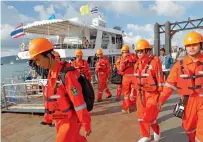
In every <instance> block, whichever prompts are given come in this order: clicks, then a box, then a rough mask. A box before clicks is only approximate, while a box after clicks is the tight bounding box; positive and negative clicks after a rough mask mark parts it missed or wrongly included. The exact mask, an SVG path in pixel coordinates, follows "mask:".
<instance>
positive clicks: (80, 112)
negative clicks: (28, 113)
mask: <svg viewBox="0 0 203 142" xmlns="http://www.w3.org/2000/svg"><path fill="white" fill-rule="evenodd" d="M29 54H30V58H31V59H32V60H34V61H35V62H36V63H37V65H38V66H40V67H42V68H44V69H49V75H48V86H47V98H46V99H45V101H47V102H48V110H45V113H48V114H50V115H49V116H50V119H53V120H56V131H57V136H56V142H67V141H68V142H76V141H78V142H86V141H87V140H86V138H85V137H84V136H81V135H80V127H82V129H83V130H84V132H85V135H86V136H89V135H90V133H91V117H90V114H89V113H88V111H87V108H86V103H85V101H84V98H83V94H82V88H81V85H80V83H79V82H78V78H79V76H80V73H79V72H78V71H77V70H73V71H69V72H67V73H66V75H65V82H66V84H64V83H62V81H61V76H60V71H61V70H63V69H64V68H66V67H70V66H71V65H70V64H69V63H66V62H65V61H62V62H59V61H56V60H55V57H54V52H53V44H52V43H51V42H50V41H49V40H48V39H46V38H36V39H33V40H32V41H31V42H30V44H29ZM49 102H50V103H49ZM79 123H80V124H79Z"/></svg>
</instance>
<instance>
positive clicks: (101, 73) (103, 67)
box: [95, 49, 112, 102]
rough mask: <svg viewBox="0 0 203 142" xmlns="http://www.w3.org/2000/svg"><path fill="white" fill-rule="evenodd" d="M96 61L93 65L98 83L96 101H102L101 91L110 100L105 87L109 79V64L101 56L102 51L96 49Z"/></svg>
mask: <svg viewBox="0 0 203 142" xmlns="http://www.w3.org/2000/svg"><path fill="white" fill-rule="evenodd" d="M96 54H97V57H98V60H97V62H96V64H95V71H96V72H97V75H98V79H99V83H98V93H97V101H98V102H101V101H102V94H103V91H104V92H105V93H106V94H107V98H111V97H112V95H111V92H110V91H109V89H108V87H107V80H108V78H109V77H110V72H111V69H110V64H109V60H108V58H106V57H105V56H103V51H102V49H98V50H97V51H96Z"/></svg>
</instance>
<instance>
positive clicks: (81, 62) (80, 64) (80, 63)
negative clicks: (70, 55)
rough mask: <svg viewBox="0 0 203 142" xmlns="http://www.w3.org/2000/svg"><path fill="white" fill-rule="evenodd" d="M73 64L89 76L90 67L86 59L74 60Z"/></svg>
mask: <svg viewBox="0 0 203 142" xmlns="http://www.w3.org/2000/svg"><path fill="white" fill-rule="evenodd" d="M72 65H73V66H74V67H75V68H76V69H77V70H78V71H79V72H80V73H81V74H84V75H85V76H89V74H90V73H89V70H88V68H87V67H86V66H85V60H83V59H82V60H79V61H77V60H75V61H73V62H72Z"/></svg>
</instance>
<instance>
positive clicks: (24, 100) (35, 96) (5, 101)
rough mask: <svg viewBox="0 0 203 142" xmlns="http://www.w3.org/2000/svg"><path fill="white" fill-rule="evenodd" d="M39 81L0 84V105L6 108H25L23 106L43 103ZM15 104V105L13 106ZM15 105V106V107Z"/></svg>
mask: <svg viewBox="0 0 203 142" xmlns="http://www.w3.org/2000/svg"><path fill="white" fill-rule="evenodd" d="M39 83H40V81H36V80H34V81H26V82H23V83H12V84H4V85H3V86H2V94H3V97H2V98H1V99H2V100H1V103H2V104H1V107H2V108H5V109H6V110H11V109H21V110H22V109H27V108H24V106H33V105H37V104H40V105H43V92H42V85H40V84H39ZM14 106H15V107H14ZM16 106H17V107H16Z"/></svg>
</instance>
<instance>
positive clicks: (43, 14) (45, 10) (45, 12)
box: [34, 4, 63, 20]
mask: <svg viewBox="0 0 203 142" xmlns="http://www.w3.org/2000/svg"><path fill="white" fill-rule="evenodd" d="M34 11H35V12H37V13H38V14H39V19H38V20H47V19H48V18H49V17H50V16H51V15H52V14H55V16H56V19H62V18H63V16H62V15H61V14H59V13H56V12H55V10H54V6H53V5H52V4H50V5H49V6H48V7H44V5H36V6H35V7H34Z"/></svg>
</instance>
